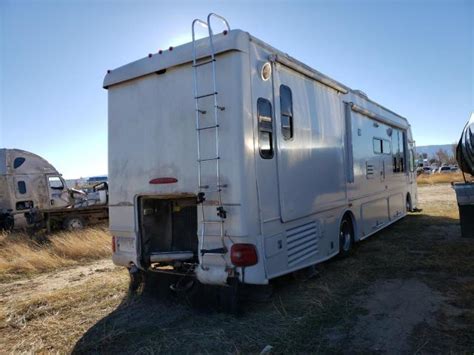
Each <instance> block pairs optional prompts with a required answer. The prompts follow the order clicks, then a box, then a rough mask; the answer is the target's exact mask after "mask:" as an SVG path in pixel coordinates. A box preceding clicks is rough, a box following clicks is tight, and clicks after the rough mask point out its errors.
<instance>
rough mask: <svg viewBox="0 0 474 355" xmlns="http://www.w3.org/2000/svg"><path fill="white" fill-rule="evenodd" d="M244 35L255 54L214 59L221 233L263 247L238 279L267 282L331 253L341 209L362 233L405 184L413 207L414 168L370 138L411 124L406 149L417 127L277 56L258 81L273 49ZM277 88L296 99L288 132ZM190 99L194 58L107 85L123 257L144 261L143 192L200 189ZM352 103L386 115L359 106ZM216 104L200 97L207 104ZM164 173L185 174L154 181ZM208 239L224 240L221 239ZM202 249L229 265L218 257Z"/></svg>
mask: <svg viewBox="0 0 474 355" xmlns="http://www.w3.org/2000/svg"><path fill="white" fill-rule="evenodd" d="M247 40H248V47H247V48H248V51H246V50H239V51H237V50H234V51H227V52H225V53H221V54H219V55H218V57H217V62H216V66H217V73H216V77H217V80H218V87H219V91H220V93H219V102H220V104H221V105H222V106H225V110H224V111H223V112H222V113H221V114H220V128H219V129H220V135H221V138H220V139H221V144H220V149H221V154H220V155H221V160H220V162H221V176H222V183H224V184H227V185H228V187H227V188H226V189H225V190H224V192H223V201H224V206H225V208H226V210H227V211H228V218H227V219H226V222H225V230H226V235H227V236H228V237H226V239H225V240H226V243H227V245H228V247H229V248H230V246H231V245H232V243H252V244H255V245H256V246H257V250H258V257H259V263H258V264H257V265H255V266H252V267H247V268H245V280H242V277H241V281H245V282H247V283H254V284H264V283H267V282H268V280H269V279H270V278H273V277H276V276H278V275H282V274H285V273H288V272H291V271H293V270H297V269H300V268H303V267H305V266H308V265H311V264H315V263H317V262H321V261H323V260H326V259H328V258H330V257H332V256H334V255H336V254H337V253H338V250H339V225H340V221H341V219H342V217H343V215H344V214H345V213H350V215H351V217H352V218H353V222H354V227H355V238H356V240H359V239H362V238H365V237H367V236H369V235H371V234H373V233H375V232H376V231H378V230H380V229H381V228H383V227H385V226H387V225H388V224H390V223H392V222H394V221H396V220H398V219H399V218H401V217H403V216H404V215H405V213H406V211H405V198H406V196H407V194H408V193H410V194H411V196H412V199H413V207H414V206H415V204H416V184H415V185H413V181H412V184H409V181H410V179H413V176H412V175H410V174H409V173H408V172H403V173H396V174H394V173H393V167H392V163H393V162H392V156H391V155H390V156H389V155H388V154H387V155H385V156H383V155H376V154H374V150H373V138H374V137H377V138H380V139H382V141H383V140H384V139H385V140H389V138H390V135H389V130H388V128H392V130H393V129H394V128H395V127H400V129H401V130H405V131H407V134H406V136H407V144H406V147H405V149H407V147H408V143H409V142H410V141H411V133H410V131H409V126H408V124H407V122H406V121H405V120H404V119H401V118H400V117H399V116H397V115H395V114H393V113H391V112H389V111H388V110H385V109H383V108H381V107H380V106H378V105H376V104H373V103H371V102H370V101H368V100H366V99H365V98H363V97H361V96H359V95H356V94H354V93H352V92H349V93H348V94H344V93H342V92H339V91H337V90H335V89H333V88H330V87H328V86H326V85H324V84H321V83H320V82H317V81H315V80H313V79H310V78H308V77H307V76H305V75H303V74H300V73H299V72H297V71H295V70H293V69H290V68H288V67H286V66H284V65H281V64H278V63H273V64H272V68H273V74H272V79H270V80H268V81H263V80H262V79H261V78H260V73H259V69H260V68H261V64H262V63H264V62H267V61H268V58H269V56H270V55H271V54H274V53H273V51H272V49H271V48H269V47H268V46H265V45H261V44H260V43H259V42H258V41H253V40H251V37H247ZM201 75H202V77H200V78H199V80H198V81H199V82H200V83H206V80H207V82H209V80H208V79H206V78H208V77H209V75H210V72H206V71H205V70H203V71H201ZM280 85H285V86H287V87H289V88H290V89H291V92H292V98H293V103H292V106H293V119H294V120H293V129H294V131H293V137H292V138H291V139H288V140H285V139H283V137H282V133H281V117H280V114H281V112H280V100H279V99H280V98H279V88H280ZM209 88H210V86H209V87H201V88H200V92H206V90H208V91H209ZM192 96H193V87H192V71H191V65H190V63H186V64H183V65H179V66H177V67H173V68H168V69H167V70H166V72H160V73H156V74H151V75H147V76H143V77H140V78H137V79H134V80H130V81H127V82H124V83H121V84H117V85H114V86H112V87H110V88H109V117H110V118H109V136H110V137H111V139H109V152H110V154H109V170H110V171H109V178H110V229H111V232H112V233H113V235H114V236H115V237H116V238H118V239H117V240H118V243H117V251H116V252H115V253H114V256H113V259H114V262H115V263H116V264H119V265H124V266H128V265H130V263H131V262H133V263H134V264H136V265H138V266H140V262H141V261H140V258H139V252H140V245H139V242H138V238H139V236H138V233H139V226H138V216H137V208H136V204H137V199H138V197H140V196H152V195H160V196H179V195H193V194H196V192H197V191H198V189H197V162H196V158H197V157H196V132H195V122H194V115H193V113H194V100H193V97H192ZM259 98H261V99H264V100H268V102H269V103H270V104H271V106H272V113H273V115H272V119H273V135H274V137H273V139H274V142H273V143H274V150H275V151H274V155H273V157H272V158H270V159H263V158H262V157H261V155H260V152H259V138H258V134H259V122H258V117H257V103H258V100H259ZM350 103H355V104H357V105H359V106H361V107H364V108H366V109H367V110H369V111H371V112H373V113H375V114H378V115H380V117H384V118H387V119H388V123H390V124H387V123H383V122H380V121H375V120H373V119H372V118H369V117H367V116H364V115H362V114H360V113H357V112H356V111H354V110H353V109H352V108H351V106H350ZM206 105H207V106H206ZM210 105H211V101H210V102H208V103H204V107H203V109H205V110H209V109H212V108H211V106H210ZM202 124H203V125H206V122H205V121H203V122H202ZM347 125H350V129H349V130H347V129H346V126H347ZM348 132H349V133H350V139H349V137H348ZM390 140H391V139H390ZM177 141H179V144H176V142H177ZM348 142H350V144H348ZM349 147H351V148H352V149H349ZM207 153H209V154H210V152H207ZM205 154H206V152H201V156H206V155H205ZM405 164H406V163H405ZM406 165H407V164H406ZM368 172H369V176H368ZM372 172H373V174H372ZM212 173H213V172H212V171H211V170H209V171H207V172H206V171H204V172H203V175H204V176H206V175H210V174H212ZM371 175H373V176H371ZM163 176H171V177H176V178H177V179H178V182H177V183H176V184H170V185H150V183H149V181H150V180H151V179H153V178H156V177H163ZM352 180H353V181H352ZM413 196H414V197H413ZM207 243H208V247H209V248H211V247H212V246H219V241H218V240H217V239H215V240H211V239H208V240H207ZM205 258H206V263H208V264H212V263H214V264H215V265H221V266H223V265H222V263H223V260H222V258H221V257H220V256H219V257H213V256H211V255H210V256H205ZM212 258H214V259H215V260H212ZM226 258H227V259H226V260H225V262H226V263H228V264H229V265H230V260H229V259H228V255H227V256H226ZM238 271H239V274H240V275H242V270H238Z"/></svg>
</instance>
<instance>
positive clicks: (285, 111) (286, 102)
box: [280, 85, 293, 140]
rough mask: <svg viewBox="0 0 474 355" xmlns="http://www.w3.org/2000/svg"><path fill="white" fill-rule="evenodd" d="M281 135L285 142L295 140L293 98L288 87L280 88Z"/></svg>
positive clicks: (282, 86)
mask: <svg viewBox="0 0 474 355" xmlns="http://www.w3.org/2000/svg"><path fill="white" fill-rule="evenodd" d="M280 112H281V119H280V120H281V135H282V136H283V139H284V140H289V139H291V138H293V96H292V94H291V89H290V88H289V87H288V86H285V85H281V86H280Z"/></svg>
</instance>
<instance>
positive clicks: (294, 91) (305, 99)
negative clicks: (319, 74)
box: [273, 63, 346, 222]
mask: <svg viewBox="0 0 474 355" xmlns="http://www.w3.org/2000/svg"><path fill="white" fill-rule="evenodd" d="M274 68H275V70H274V74H273V80H274V85H273V87H274V94H273V96H274V98H275V100H274V112H275V125H274V126H275V138H276V144H277V148H276V157H277V168H278V188H279V196H280V210H281V218H282V220H283V221H284V222H287V221H291V220H295V219H298V218H301V217H304V216H308V215H310V214H312V213H314V212H317V211H319V210H323V209H328V208H332V207H334V206H337V205H340V204H341V203H344V201H345V197H346V195H345V182H346V175H345V169H344V132H345V130H344V125H345V123H344V106H343V103H342V99H341V97H340V95H338V93H337V92H336V91H335V90H334V89H331V88H329V87H327V86H325V85H323V84H320V83H318V82H316V81H314V80H312V79H309V78H307V77H305V76H304V75H302V74H300V73H298V72H296V71H294V70H292V69H290V68H288V67H286V66H284V65H281V64H278V63H275V64H274Z"/></svg>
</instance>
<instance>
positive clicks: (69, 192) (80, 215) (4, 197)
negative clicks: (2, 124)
mask: <svg viewBox="0 0 474 355" xmlns="http://www.w3.org/2000/svg"><path fill="white" fill-rule="evenodd" d="M107 203H108V185H107V183H102V184H98V185H96V186H95V187H94V189H93V191H92V192H90V193H85V192H83V191H81V190H76V189H70V188H68V187H67V185H66V182H65V181H64V179H63V177H62V176H61V174H59V172H58V171H57V170H56V169H55V168H54V166H52V165H51V164H50V163H48V162H47V161H46V160H45V159H43V158H41V157H40V156H38V155H36V154H33V153H30V152H27V151H24V150H20V149H0V210H5V211H8V214H9V216H10V219H9V228H12V227H13V225H14V226H15V228H26V227H46V228H47V229H48V231H49V230H51V228H53V227H60V228H64V229H68V230H71V229H78V228H83V227H84V226H85V225H86V224H89V223H90V224H92V223H96V222H100V221H104V220H107V218H108V206H107Z"/></svg>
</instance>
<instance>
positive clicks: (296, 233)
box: [286, 222, 320, 267]
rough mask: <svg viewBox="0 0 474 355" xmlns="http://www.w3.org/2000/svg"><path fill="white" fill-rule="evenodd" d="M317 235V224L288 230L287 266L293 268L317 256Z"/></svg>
mask: <svg viewBox="0 0 474 355" xmlns="http://www.w3.org/2000/svg"><path fill="white" fill-rule="evenodd" d="M319 235H320V230H319V224H317V223H316V222H310V223H307V224H303V225H302V226H299V227H296V228H291V229H288V230H287V231H286V243H287V248H288V266H290V267H291V266H295V265H297V264H299V263H300V262H301V261H303V260H305V259H308V258H310V257H312V256H314V255H316V254H318V241H319Z"/></svg>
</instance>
